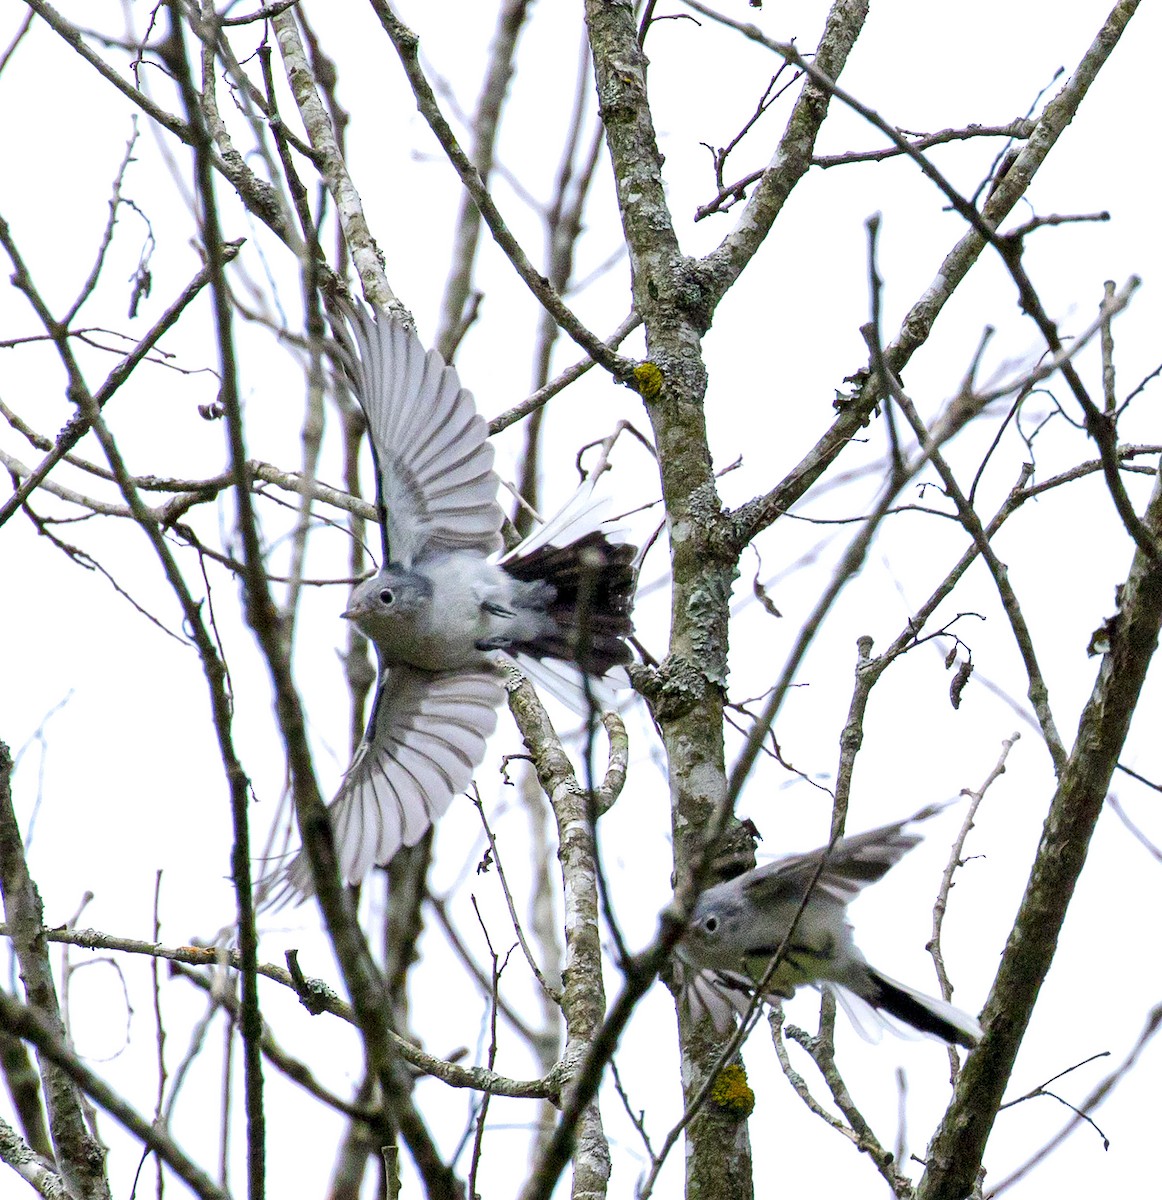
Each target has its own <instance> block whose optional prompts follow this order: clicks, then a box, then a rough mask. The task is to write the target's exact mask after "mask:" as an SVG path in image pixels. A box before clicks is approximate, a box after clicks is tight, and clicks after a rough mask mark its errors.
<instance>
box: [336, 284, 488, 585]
mask: <svg viewBox="0 0 1162 1200" xmlns="http://www.w3.org/2000/svg"><path fill="white" fill-rule="evenodd" d="M348 320H349V322H350V326H351V332H352V334H353V336H354V349H353V350H351V349H348V352H347V353H346V355H345V360H346V368H347V373H348V375H349V377H350V381H351V387H352V390H353V391H354V393H355V397H356V399H357V400H358V401H359V404H360V406H361V407H362V408H363V412H364V414H365V415H366V417H367V426H368V431H369V436H370V440H371V448H372V454H373V456H374V458H375V471H376V495H377V500H378V504H379V510H380V511H379V516H380V521H381V522H382V523H383V530H384V561H385V562H386V561H392V562H397V563H399V564H401V565H402V566H405V567H411V566H412V565H413V564H414V563H415V562H416V561H418V560H419V559H421V558H423V557H424V556H426V555H429V554H435V553H441V552H445V551H452V550H470V551H474V552H477V553H482V554H491V553H492V552H493V551H495V550H499V549H500V546H501V538H500V526H501V524H502V522H503V520H504V513H503V511H502V509H501V507H500V505H499V504H498V503H497V499H496V492H497V487H498V486H499V479H498V477H497V475H496V472H495V471H493V469H492V459H493V450H492V445H491V443H490V442H489V441H488V425H487V423H486V422H485V421H484V419H483V418H482V417H481V416H480V415H479V414H478V413H477V411H476V404H475V402H474V401H473V399H472V393H471V392H469V391H468V390H467V389H465V388H462V387H461V386H460V379H459V377H458V376H457V374H456V371H455V368H453V367H449V366H446V365H445V363H444V360H443V359H442V358H441V357H440V355H439V354H438V353H437V352H436V351H435V350H428V351H425V350H424V347H423V346H422V345H421V343H420V340H419V338H418V337H416V335H415V334H414V333H413V332H412V331H411V330H410V329H406V328H405V327H404V326H403V325H402V324H401V323H400V322H399V321H397V320H395V319H394V318H392V317H390V316H388V315H387V314H386V313H382V312H381V313H378V314H377V317H376V319H374V320H373V319H372V316H371V314H370V313H369V312H368V311H367V310H366V309H364V308H363V307H359V308H352V309H350V310H349V311H348Z"/></svg>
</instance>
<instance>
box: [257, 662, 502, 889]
mask: <svg viewBox="0 0 1162 1200" xmlns="http://www.w3.org/2000/svg"><path fill="white" fill-rule="evenodd" d="M503 698H504V687H503V686H502V684H501V681H500V677H499V676H498V675H497V674H496V673H495V672H493V671H490V670H479V671H443V672H440V673H438V674H433V673H431V672H428V671H419V670H416V669H414V668H412V667H393V668H392V669H391V670H390V671H389V672H387V673H386V676H384V674H383V673H382V672H381V680H380V686H379V691H378V693H377V694H376V698H375V704H374V705H373V707H372V710H371V718H370V720H369V721H368V722H367V731H366V732H365V733H364V735H363V741H362V742H361V743H360V745H359V748H358V750H356V752H355V758H354V760H353V761H352V763H351V766H350V768H349V769H348V771H347V774H346V776H345V777H344V779H343V783H342V785H341V786H340V788H339V794H338V795H337V796H336V797H335V800H334V801H333V802H332V804H331V806H330V810H329V811H330V815H331V828H332V829H333V830H334V834H335V850H336V854H337V855H338V858H339V869H340V873H341V875H342V877H343V882H344V883H351V884H354V883H360V882H361V881H362V880H363V877H364V876H365V875H366V874H367V872H368V871H370V870H371V868H372V866H374V865H375V864H376V863H386V862H388V861H389V860H390V859H391V857H392V856H393V855H394V854H395V852H396V851H397V850H398V849H399V848H400V847H401V846H413V845H415V843H416V842H418V841H419V839H420V838H421V837H422V836H423V834H424V831H425V830H426V829H427V828H428V826H429V825H431V824H432V822H433V821H435V820H436V819H437V818H438V817H440V816H442V815H443V813H444V811H445V810H446V809H447V807H448V805H449V803H450V802H451V800H452V797H453V796H455V795H456V793H457V792H462V791H463V790H464V789H465V788H466V787H467V786H468V783H469V781H470V780H471V779H472V772H473V771H474V770H475V769H476V767H477V766H478V765H479V764H480V761H481V759H483V757H484V745H485V742H486V741H487V740H488V737H489V735H490V734H491V733H492V731H493V730H494V729H495V728H496V709H497V706H498V705H499V704H500V702H501V700H502V699H503ZM280 890H281V891H284V892H287V893H294V894H297V895H299V896H303V895H309V894H310V892H311V891H313V890H314V889H313V887H312V884H311V874H310V867H309V866H308V865H307V861H306V859H305V857H304V856H303V855H302V854H301V853H300V854H299V856H298V857H297V858H296V859H295V860H294V862H293V863H291V864H290V866H289V867H288V868H287V870H286V882H285V886H284V887H283V888H282V889H280Z"/></svg>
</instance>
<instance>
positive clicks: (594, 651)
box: [504, 530, 636, 677]
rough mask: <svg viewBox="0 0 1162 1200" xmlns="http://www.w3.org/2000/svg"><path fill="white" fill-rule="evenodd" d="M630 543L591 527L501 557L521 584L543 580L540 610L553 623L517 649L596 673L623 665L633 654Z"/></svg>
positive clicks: (598, 674) (633, 552)
mask: <svg viewBox="0 0 1162 1200" xmlns="http://www.w3.org/2000/svg"><path fill="white" fill-rule="evenodd" d="M635 554H636V550H635V548H634V547H633V546H626V545H618V544H616V543H614V542H611V541H610V540H609V538H608V537H607V536H606V535H605V534H604V533H602V532H600V531H596V530H595V531H593V532H591V533H587V534H585V535H584V536H583V537H579V538H577V540H576V541H572V542H569V543H568V545H565V546H554V545H552V544H548V545H541V546H537V547H536V548H534V549H533V550H532V551H530V552H529V553H526V554H520V555H518V556H516V557H513V558H509V559H507V560H506V561H505V564H504V569H505V570H506V571H507V572H508V573H509V574H510V575H511V576H513V578H514V579H519V580H520V581H521V582H522V583H544V584H547V585H548V587H547V588H545V589H544V598H545V604H544V611H545V613H546V614H547V615H548V616H549V617H551V618H552V623H551V627H549V626H546V629H545V631H544V632H543V633H541V634H540V635H539V636H537V637H536V638H534V639H533V640H531V641H527V642H521V643H520V644H519V649H520V650H521V651H523V652H524V653H525V654H528V655H531V656H532V657H533V658H559V659H563V660H565V661H566V662H575V663H577V665H578V666H580V667H581V668H582V669H583V670H584V671H586V672H587V673H588V674H590V675H593V676H597V677H600V676H602V675H604V674H606V672H607V671H609V670H611V669H612V668H613V667H621V666H625V664H626V663H628V662H630V661H631V660H632V657H633V656H632V654H631V652H630V648H629V646H628V645H627V644H626V641H625V639H626V638H627V637H629V635H630V634H631V633H632V632H633V622H632V621H631V619H630V608H631V607H632V604H633V590H634V582H635V575H636V572H635V571H634V556H635Z"/></svg>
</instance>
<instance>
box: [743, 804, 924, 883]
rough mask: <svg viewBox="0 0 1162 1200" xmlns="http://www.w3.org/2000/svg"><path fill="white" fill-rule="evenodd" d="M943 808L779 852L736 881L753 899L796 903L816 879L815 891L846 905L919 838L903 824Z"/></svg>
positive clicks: (890, 866)
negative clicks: (817, 845)
mask: <svg viewBox="0 0 1162 1200" xmlns="http://www.w3.org/2000/svg"><path fill="white" fill-rule="evenodd" d="M942 808H944V805H943V804H930V805H928V807H927V808H922V809H921V810H920V811H919V812H918V813H916V814H914V815H913V816H911V817H908V818H907V819H906V820H904V821H896V822H895V823H894V824H892V825H884V826H881V827H880V828H879V829H870V830H868V832H867V833H857V834H856V835H855V836H854V837H843V838H840V839H839V840H838V841H837V842H836V843H835V844H834V845H832V846H824V847H822V848H821V849H819V850H812V851H811V852H810V853H809V854H793V855H791V856H790V857H788V858H780V859H778V860H776V861H775V862H771V863H767V864H766V865H765V866H761V867H756V868H755V869H754V870H753V871H749V872H747V874H746V875H742V876H740V877H739V879H738V883H739V884H741V885H742V887H743V889H744V890H745V891H746V892H747V893H748V895H750V896H751V898H752V900H753V901H754V902H756V903H762V904H763V905H770V904H772V903H773V902H775V901H776V900H777V899H785V900H786V901H787V903H789V904H798V903H799V902H800V901H801V900H802V898H803V894H804V893H805V892H806V891H807V889H808V888H809V887H811V881H812V880H815V885H814V887H815V892H816V893H820V894H822V895H824V896H827V897H830V898H831V899H832V900H837V901H838V902H839V903H840V904H845V905H846V904H848V903H850V902H851V901H852V900H854V899H855V897H856V896H857V895H858V894H859V893H860V892H861V891H862V890H863V889H864V888H865V887H866V886H867V885H868V884H869V883H875V882H876V880H878V879H882V878H883V877H884V875H886V874H887V872H888V871H889V870H890V869H891V868H892V867H894V866H895V865H896V863H898V862H899V861H900V859H901V858H903V857H904V855H905V854H906V853H907V852H908V851H909V850H911V849H912V847H913V846H916V845H918V844H919V843H920V841H921V840H922V835H921V834H919V833H916V832H914V831H910V830H908V828H907V827H908V826H909V825H912V824H914V823H915V822H917V821H924V820H927V818H928V817H931V816H934V815H935V814H936V813H938V812H939V811H940V810H941V809H942ZM821 862H822V864H823V866H822V869H820V863H821ZM816 873H818V878H816Z"/></svg>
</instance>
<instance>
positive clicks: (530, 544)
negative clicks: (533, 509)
mask: <svg viewBox="0 0 1162 1200" xmlns="http://www.w3.org/2000/svg"><path fill="white" fill-rule="evenodd" d="M597 478H598V477H597V476H594V477H592V478H590V479H587V480H586V481H585V482H584V483H583V484H582V485H581V486H580V487H579V488H578V489H577V490H576V491H575V492H574V493H573V495H572V496H570V497H569V499H568V500H567V501H566V502H565V505H564V507H563V508H562V509H561V510H560V511H559V512H557V513H555V514H554V515H553V516H551V517H550V518H549V519H548V520H547V521H546V522H545V523H544V524H543V525H541V526H539V527H538V528H537V529H534V530H533V531H532V533H530V534H529V535H528V537H526V538H525V539H524V541H523V542H521V543H520V544H519V545H516V546H514V547H513V548H512V549H511V550H509V551H508V552H507V553H506V554H505V555H504V557H503V558H501V559H500V562H501V563H505V562H507V561H508V560H509V559H512V558H526V557H528V555H530V554H531V553H532V552H533V551H534V550H539V549H540V548H541V547H542V546H566V545H568V544H569V543H570V542H575V541H577V540H578V539H579V538H583V537H585V536H586V534H590V533H595V532H597V531H598V530H600V531H601V532H602V533H604V534H605V536H606V537H607V538H608V539H609V540H610V541H611V542H622V541H624V540H625V532H624V530H621V529H619V528H618V527H617V526H610V525H607V524H606V522H607V521H608V519H609V510H610V509H611V508H612V507H613V497H612V496H611V495H609V494H608V493H607V492H606V493H603V494H601V495H598V494H597Z"/></svg>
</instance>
